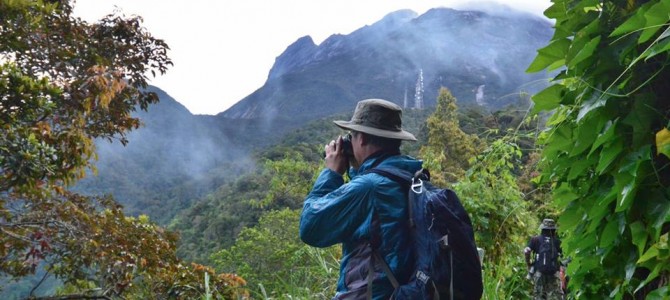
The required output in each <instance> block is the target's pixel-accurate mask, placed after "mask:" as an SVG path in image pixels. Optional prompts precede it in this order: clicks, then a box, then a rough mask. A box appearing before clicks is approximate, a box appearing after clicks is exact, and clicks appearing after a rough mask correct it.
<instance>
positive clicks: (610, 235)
mask: <svg viewBox="0 0 670 300" xmlns="http://www.w3.org/2000/svg"><path fill="white" fill-rule="evenodd" d="M617 223H618V222H616V220H614V219H613V220H610V221H609V222H607V224H606V225H605V229H603V232H602V233H601V235H600V244H598V246H599V247H600V248H610V247H611V246H612V245H611V244H612V242H614V240H615V239H616V237H617V236H619V232H618V230H617V227H618V224H617Z"/></svg>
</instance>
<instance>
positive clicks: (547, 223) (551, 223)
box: [540, 219, 556, 230]
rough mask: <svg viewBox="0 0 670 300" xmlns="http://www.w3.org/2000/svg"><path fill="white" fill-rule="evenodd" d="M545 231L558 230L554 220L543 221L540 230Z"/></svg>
mask: <svg viewBox="0 0 670 300" xmlns="http://www.w3.org/2000/svg"><path fill="white" fill-rule="evenodd" d="M543 229H556V222H555V221H554V220H552V219H544V220H542V224H540V230H543Z"/></svg>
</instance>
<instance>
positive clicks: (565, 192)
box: [553, 183, 579, 206]
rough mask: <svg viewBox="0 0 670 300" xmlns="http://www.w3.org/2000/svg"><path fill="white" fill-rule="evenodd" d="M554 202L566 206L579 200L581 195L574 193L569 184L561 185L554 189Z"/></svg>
mask: <svg viewBox="0 0 670 300" xmlns="http://www.w3.org/2000/svg"><path fill="white" fill-rule="evenodd" d="M553 194H554V202H555V203H556V204H558V205H560V206H565V205H567V204H568V203H570V202H572V201H574V200H576V199H578V198H579V195H578V194H577V193H575V192H573V191H572V188H571V187H570V185H569V184H567V183H561V185H560V186H559V187H558V188H556V189H554V193H553Z"/></svg>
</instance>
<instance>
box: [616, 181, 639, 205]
mask: <svg viewBox="0 0 670 300" xmlns="http://www.w3.org/2000/svg"><path fill="white" fill-rule="evenodd" d="M636 193H637V184H636V182H635V180H632V181H631V182H629V183H628V184H626V185H625V186H624V187H623V189H622V190H621V199H619V201H618V202H617V206H616V210H615V211H616V212H621V211H624V210H626V209H628V208H629V207H630V205H631V204H632V203H633V199H635V195H636Z"/></svg>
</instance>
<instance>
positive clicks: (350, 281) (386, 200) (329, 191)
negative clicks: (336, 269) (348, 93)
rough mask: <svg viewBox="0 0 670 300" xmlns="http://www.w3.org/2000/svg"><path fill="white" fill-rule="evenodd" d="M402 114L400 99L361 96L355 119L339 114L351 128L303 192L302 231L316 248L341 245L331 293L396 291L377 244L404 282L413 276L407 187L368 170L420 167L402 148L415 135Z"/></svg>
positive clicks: (353, 295)
mask: <svg viewBox="0 0 670 300" xmlns="http://www.w3.org/2000/svg"><path fill="white" fill-rule="evenodd" d="M401 117H402V109H401V108H400V106H398V105H396V104H394V103H392V102H389V101H387V100H382V99H367V100H362V101H360V102H358V104H357V105H356V109H355V111H354V114H353V117H352V118H351V120H350V121H335V124H336V125H337V126H339V127H340V128H342V129H345V130H349V131H350V134H349V135H347V137H345V138H343V137H341V136H340V137H338V138H337V139H336V140H332V141H331V142H330V143H329V144H327V145H326V146H325V165H326V167H325V168H324V169H323V170H322V171H321V173H320V175H319V177H318V178H317V179H316V182H315V183H314V187H313V188H312V190H311V192H310V193H309V194H308V195H307V198H306V199H305V203H304V206H303V211H302V215H301V218H300V238H301V239H302V240H303V241H304V242H305V243H307V244H309V245H312V246H315V247H328V246H331V245H335V244H342V258H341V261H340V276H339V280H338V284H337V293H336V294H335V296H334V298H333V299H366V298H368V297H371V298H372V299H389V298H390V297H391V295H392V294H393V290H394V288H393V286H392V284H391V282H390V281H389V279H388V278H387V276H386V274H385V273H384V271H383V270H382V267H381V266H380V263H379V261H377V262H375V259H374V258H373V257H374V255H373V253H374V252H375V251H377V253H379V254H380V256H381V257H382V258H383V259H384V260H385V261H386V262H387V263H388V266H389V268H390V270H391V272H392V273H393V274H394V275H395V277H396V278H397V279H398V281H400V282H404V281H407V280H409V278H410V276H411V275H412V274H410V273H411V272H412V270H413V269H412V267H413V265H414V261H413V257H412V253H411V251H410V250H409V243H410V236H409V231H408V228H409V225H408V218H407V215H408V212H407V198H406V194H405V191H404V189H403V188H402V187H401V186H400V185H399V184H397V183H396V182H394V181H392V180H391V179H388V178H386V177H384V176H382V175H379V174H376V173H371V172H370V173H368V172H367V171H369V170H370V169H372V168H374V167H377V166H379V167H383V166H392V167H394V168H400V169H403V170H405V171H408V172H411V173H412V174H414V173H415V172H417V171H418V170H420V169H421V166H422V162H421V161H420V160H417V159H414V158H412V157H409V156H405V155H401V153H400V145H401V141H403V140H405V141H416V138H415V137H414V135H412V134H411V133H409V132H407V131H405V130H403V129H402V120H401ZM346 171H348V172H349V178H351V180H350V181H349V182H348V183H345V179H344V176H343V175H344V173H345V172H346ZM371 232H372V233H374V234H371ZM373 237H374V238H373ZM370 283H371V284H370Z"/></svg>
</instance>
